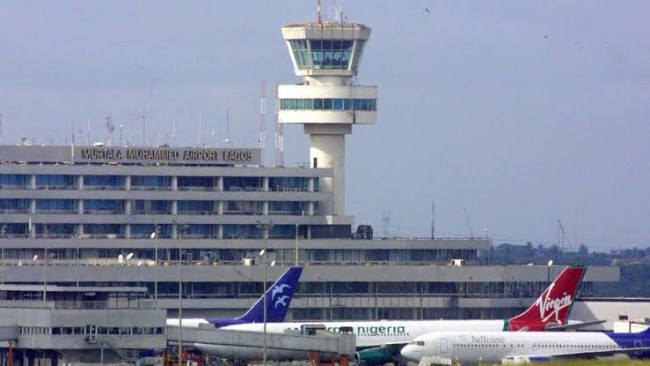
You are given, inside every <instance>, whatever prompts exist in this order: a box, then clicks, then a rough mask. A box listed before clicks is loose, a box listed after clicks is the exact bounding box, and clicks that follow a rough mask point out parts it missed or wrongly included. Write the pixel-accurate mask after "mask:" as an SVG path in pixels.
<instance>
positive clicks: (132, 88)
mask: <svg viewBox="0 0 650 366" xmlns="http://www.w3.org/2000/svg"><path fill="white" fill-rule="evenodd" d="M324 3H325V7H324V15H325V19H326V20H330V21H334V20H336V19H341V18H343V19H345V20H347V21H348V22H355V23H361V24H365V25H367V26H369V27H371V28H372V35H371V39H370V41H369V43H368V44H367V47H366V50H365V53H364V58H363V60H362V63H361V67H360V71H359V74H358V76H357V78H356V82H357V84H359V85H376V86H378V88H379V100H378V122H377V124H376V125H366V126H355V127H354V130H353V133H352V134H351V135H348V136H347V137H346V155H347V161H346V212H347V214H350V215H354V216H355V224H370V225H372V226H373V228H374V231H375V233H376V235H380V236H381V235H391V236H399V237H429V236H430V235H431V230H432V229H431V228H432V225H433V226H434V228H435V236H436V237H448V238H452V237H470V236H472V237H486V236H487V237H490V238H492V239H493V241H494V243H495V244H499V243H504V242H508V243H513V244H525V243H526V242H529V241H530V242H532V243H534V244H535V245H537V244H539V243H542V244H544V245H552V244H558V245H563V246H564V247H565V248H566V249H568V250H571V249H574V250H577V248H578V246H579V245H580V244H581V243H584V244H586V245H587V246H588V247H589V248H590V249H591V250H599V251H600V250H610V249H617V248H630V247H640V248H646V247H648V246H650V147H649V146H650V37H649V35H650V22H648V19H650V2H647V1H642V0H630V1H624V2H620V1H611V0H610V1H600V0H595V1H591V0H589V1H587V0H585V1H559V0H556V1H553V0H551V1H525V2H524V1H519V0H512V1H510V0H504V1H462V0H460V1H433V0H408V1H394V0H392V1H391V0H372V1H368V0H347V1H344V0H338V1H336V2H334V1H331V0H330V1H324ZM315 19H316V1H307V0H274V1H257V0H256V1H253V0H251V1H220V0H219V1H218V0H212V1H200V0H195V1H191V2H187V1H171V0H137V1H133V0H112V1H103V0H68V1H65V2H60V1H30V0H5V1H2V2H0V24H1V26H0V29H1V31H0V53H1V54H0V114H1V115H2V120H1V121H2V125H1V126H2V130H1V131H2V143H4V144H17V143H18V142H19V141H20V140H21V138H23V137H27V138H28V139H30V140H31V141H33V142H34V143H38V144H50V145H60V144H69V143H70V142H71V140H72V138H73V136H74V138H75V140H76V141H77V142H78V143H79V142H82V141H85V142H88V141H90V142H96V141H105V140H106V138H107V137H106V136H107V133H106V128H105V124H106V117H107V116H108V115H109V114H110V115H111V116H112V119H113V123H114V124H115V126H116V130H115V132H114V137H113V141H114V143H115V144H116V143H119V142H121V143H122V144H125V143H127V141H128V143H129V144H132V145H142V144H143V143H146V144H147V145H157V144H162V143H169V144H171V145H173V146H209V147H212V146H216V147H225V146H226V142H225V140H226V139H229V140H230V143H231V146H233V147H256V146H257V141H258V134H259V125H260V104H261V102H260V100H261V95H262V92H261V90H262V84H265V85H266V89H267V98H268V100H267V106H268V107H267V109H268V113H267V115H266V117H265V118H264V119H265V121H266V131H267V133H266V137H265V141H266V150H265V152H264V154H265V156H266V158H265V159H266V160H265V161H266V162H267V164H269V165H270V164H273V159H272V157H273V148H274V137H273V132H274V128H275V127H274V120H275V117H274V115H273V110H274V107H273V106H274V104H275V103H274V94H275V92H274V90H275V85H277V84H292V83H295V82H297V81H299V78H298V77H296V76H295V75H294V73H293V68H292V65H291V62H290V59H289V56H288V52H287V48H286V45H285V43H284V41H283V39H282V35H281V31H280V28H281V27H282V26H284V25H287V24H292V23H302V22H313V21H315ZM143 114H144V115H145V116H146V118H144V123H143V118H142V115H143ZM120 126H121V127H120ZM308 160H309V139H308V136H307V135H305V134H304V133H303V131H302V128H301V127H300V126H286V127H285V153H284V162H285V166H296V165H298V164H301V163H304V162H307V161H308ZM434 207H435V209H434ZM434 212H435V214H434ZM560 225H561V226H562V227H563V229H564V234H563V235H562V234H560V232H561V231H560V230H559V227H560Z"/></svg>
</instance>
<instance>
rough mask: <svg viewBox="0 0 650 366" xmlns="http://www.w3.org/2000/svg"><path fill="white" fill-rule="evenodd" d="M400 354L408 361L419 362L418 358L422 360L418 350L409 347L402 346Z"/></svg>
mask: <svg viewBox="0 0 650 366" xmlns="http://www.w3.org/2000/svg"><path fill="white" fill-rule="evenodd" d="M400 353H401V354H402V356H404V357H405V358H406V359H408V360H410V361H415V362H420V358H422V355H421V352H420V351H419V349H417V348H416V347H414V346H411V345H406V346H404V348H402V351H401V352H400Z"/></svg>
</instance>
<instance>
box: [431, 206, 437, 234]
mask: <svg viewBox="0 0 650 366" xmlns="http://www.w3.org/2000/svg"><path fill="white" fill-rule="evenodd" d="M435 238H436V201H433V203H431V239H435Z"/></svg>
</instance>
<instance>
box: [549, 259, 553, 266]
mask: <svg viewBox="0 0 650 366" xmlns="http://www.w3.org/2000/svg"><path fill="white" fill-rule="evenodd" d="M552 265H553V260H552V259H551V260H550V261H548V266H549V267H550V266H552Z"/></svg>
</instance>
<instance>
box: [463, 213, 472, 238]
mask: <svg viewBox="0 0 650 366" xmlns="http://www.w3.org/2000/svg"><path fill="white" fill-rule="evenodd" d="M463 212H465V221H467V227H468V228H469V237H470V238H471V239H474V232H473V231H472V225H471V224H470V223H469V215H468V214H467V208H465V206H463Z"/></svg>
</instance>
